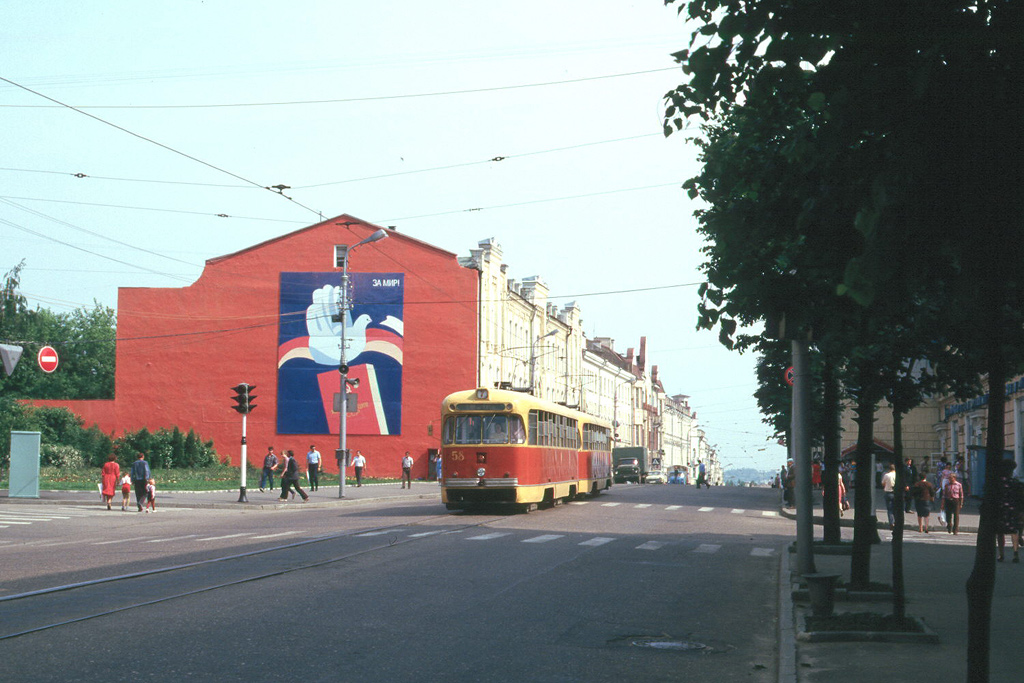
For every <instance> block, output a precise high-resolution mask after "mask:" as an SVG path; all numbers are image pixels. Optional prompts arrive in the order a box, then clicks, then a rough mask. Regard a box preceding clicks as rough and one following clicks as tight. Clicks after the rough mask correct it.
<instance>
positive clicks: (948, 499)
mask: <svg viewBox="0 0 1024 683" xmlns="http://www.w3.org/2000/svg"><path fill="white" fill-rule="evenodd" d="M947 472H949V477H948V482H947V483H946V492H945V494H944V495H943V498H942V506H943V507H942V510H943V512H945V513H946V532H947V533H950V534H957V533H959V532H960V510H961V509H962V508H963V506H964V487H963V486H961V485H960V482H959V481H957V480H956V473H954V472H951V471H949V470H947Z"/></svg>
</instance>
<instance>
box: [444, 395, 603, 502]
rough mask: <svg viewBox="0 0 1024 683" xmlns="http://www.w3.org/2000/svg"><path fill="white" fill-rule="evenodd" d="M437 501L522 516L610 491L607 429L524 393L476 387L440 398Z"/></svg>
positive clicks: (593, 419) (587, 416) (567, 409)
mask: <svg viewBox="0 0 1024 683" xmlns="http://www.w3.org/2000/svg"><path fill="white" fill-rule="evenodd" d="M441 418H442V420H443V426H442V435H441V457H442V459H443V464H442V476H443V479H442V480H441V502H442V503H444V504H445V506H446V507H447V508H448V509H449V510H468V509H472V508H474V507H479V506H483V505H494V504H502V505H507V506H509V507H514V508H517V509H519V510H523V511H526V512H529V511H531V510H536V509H537V507H538V506H540V505H546V506H553V505H560V504H561V503H562V502H563V501H566V500H570V499H572V498H575V497H577V496H583V495H591V496H596V495H597V494H598V493H600V492H601V491H603V490H605V489H607V488H609V487H610V486H611V485H612V481H611V480H612V476H611V475H612V454H611V448H610V446H611V425H610V424H608V423H606V422H603V421H602V420H600V419H598V418H595V417H592V416H590V415H586V414H584V413H581V412H579V411H576V410H572V409H570V408H566V407H565V406H561V405H558V404H556V403H551V402H549V401H542V400H541V399H538V398H534V397H533V396H530V395H529V394H523V393H519V392H515V391H502V390H499V389H486V388H483V387H480V388H477V389H471V390H469V391H460V392H457V393H454V394H451V395H450V396H448V397H447V398H445V399H444V403H443V404H442V407H441Z"/></svg>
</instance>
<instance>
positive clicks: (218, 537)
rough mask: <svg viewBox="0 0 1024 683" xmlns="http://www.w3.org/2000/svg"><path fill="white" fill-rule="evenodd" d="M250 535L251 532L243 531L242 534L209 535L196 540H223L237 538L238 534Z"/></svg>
mask: <svg viewBox="0 0 1024 683" xmlns="http://www.w3.org/2000/svg"><path fill="white" fill-rule="evenodd" d="M250 535H252V532H247V533H243V534H231V535H229V536H210V537H208V538H197V539H196V541H220V540H223V539H225V538H238V537H240V536H250Z"/></svg>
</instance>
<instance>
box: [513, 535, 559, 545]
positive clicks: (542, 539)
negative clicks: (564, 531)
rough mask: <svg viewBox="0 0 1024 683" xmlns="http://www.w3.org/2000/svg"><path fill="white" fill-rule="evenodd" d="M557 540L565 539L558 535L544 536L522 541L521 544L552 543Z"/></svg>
mask: <svg viewBox="0 0 1024 683" xmlns="http://www.w3.org/2000/svg"><path fill="white" fill-rule="evenodd" d="M558 538H565V536H562V535H560V534H544V535H542V536H534V537H533V538H527V539H525V540H523V543H547V542H548V541H554V540H555V539H558Z"/></svg>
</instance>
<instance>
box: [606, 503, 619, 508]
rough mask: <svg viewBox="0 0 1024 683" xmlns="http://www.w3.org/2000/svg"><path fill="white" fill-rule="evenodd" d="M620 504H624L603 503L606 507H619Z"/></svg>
mask: <svg viewBox="0 0 1024 683" xmlns="http://www.w3.org/2000/svg"><path fill="white" fill-rule="evenodd" d="M620 505H622V503H601V507H606V508H617V507H619V506H620Z"/></svg>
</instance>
